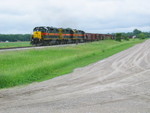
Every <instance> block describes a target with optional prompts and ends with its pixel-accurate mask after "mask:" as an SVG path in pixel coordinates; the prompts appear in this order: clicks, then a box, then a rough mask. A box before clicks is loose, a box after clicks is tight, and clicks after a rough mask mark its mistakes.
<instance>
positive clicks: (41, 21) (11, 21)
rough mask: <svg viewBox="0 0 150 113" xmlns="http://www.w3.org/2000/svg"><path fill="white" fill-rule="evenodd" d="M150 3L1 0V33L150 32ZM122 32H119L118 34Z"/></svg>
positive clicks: (139, 1)
mask: <svg viewBox="0 0 150 113" xmlns="http://www.w3.org/2000/svg"><path fill="white" fill-rule="evenodd" d="M149 3H150V1H149V0H142V1H141V0H43V1H42V0H13V1H12V0H1V1H0V17H1V18H0V23H1V27H0V33H31V32H32V29H33V28H34V27H35V26H54V27H64V28H68V27H70V28H76V29H82V30H84V31H86V32H99V33H108V32H109V33H112V32H129V31H133V29H132V28H139V29H140V30H145V31H149V26H150V22H149V18H150V10H148V9H149ZM117 30H118V31H117Z"/></svg>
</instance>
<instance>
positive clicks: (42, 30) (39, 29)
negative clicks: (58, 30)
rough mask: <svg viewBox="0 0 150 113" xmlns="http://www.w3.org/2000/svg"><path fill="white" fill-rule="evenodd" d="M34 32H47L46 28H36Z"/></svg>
mask: <svg viewBox="0 0 150 113" xmlns="http://www.w3.org/2000/svg"><path fill="white" fill-rule="evenodd" d="M33 31H41V32H46V29H45V28H44V27H36V28H34V29H33Z"/></svg>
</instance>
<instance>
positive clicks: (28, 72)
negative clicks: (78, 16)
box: [0, 39, 143, 88]
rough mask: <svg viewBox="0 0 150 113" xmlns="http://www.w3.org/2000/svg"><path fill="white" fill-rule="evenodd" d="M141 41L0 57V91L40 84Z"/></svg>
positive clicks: (36, 50) (40, 50)
mask: <svg viewBox="0 0 150 113" xmlns="http://www.w3.org/2000/svg"><path fill="white" fill-rule="evenodd" d="M142 41H143V40H138V39H136V40H130V41H122V42H116V41H113V40H105V41H99V42H93V43H86V44H82V45H76V46H66V47H55V48H45V49H31V50H24V51H9V52H8V51H4V52H1V53H0V88H5V87H12V86H16V85H22V84H28V83H32V82H35V81H43V80H47V79H51V78H54V77H56V76H60V75H64V74H67V73H70V72H72V71H73V69H75V68H77V67H83V66H86V65H88V64H90V63H93V62H96V61H98V60H101V59H104V58H106V57H108V56H111V55H113V54H115V53H118V52H120V51H122V50H125V49H127V48H129V47H131V46H133V45H135V44H137V43H140V42H142Z"/></svg>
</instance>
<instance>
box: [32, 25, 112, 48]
mask: <svg viewBox="0 0 150 113" xmlns="http://www.w3.org/2000/svg"><path fill="white" fill-rule="evenodd" d="M107 38H113V36H112V35H106V34H94V33H85V32H84V31H82V30H76V29H71V28H66V29H64V28H55V27H45V26H41V27H35V28H34V29H33V35H32V38H31V44H32V45H36V46H42V45H53V44H68V43H81V42H89V41H97V40H104V39H107Z"/></svg>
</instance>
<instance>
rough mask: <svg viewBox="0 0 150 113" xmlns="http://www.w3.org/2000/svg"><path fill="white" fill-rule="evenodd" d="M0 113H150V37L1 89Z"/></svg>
mask: <svg viewBox="0 0 150 113" xmlns="http://www.w3.org/2000/svg"><path fill="white" fill-rule="evenodd" d="M0 113H150V40H147V41H145V42H144V43H141V44H138V45H136V46H134V47H132V48H130V49H128V50H125V51H122V52H120V53H118V54H115V55H113V56H111V57H109V58H107V59H104V60H101V61H99V62H97V63H94V64H91V65H89V66H86V67H83V68H78V69H75V70H74V72H73V73H70V74H67V75H63V76H60V77H57V78H54V79H51V80H47V81H44V82H40V83H33V84H30V85H27V86H21V87H14V88H9V89H2V90H0Z"/></svg>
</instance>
